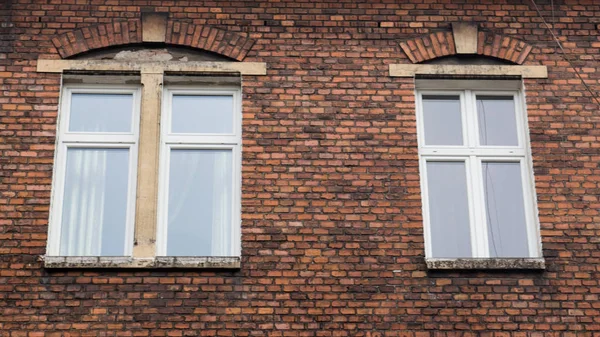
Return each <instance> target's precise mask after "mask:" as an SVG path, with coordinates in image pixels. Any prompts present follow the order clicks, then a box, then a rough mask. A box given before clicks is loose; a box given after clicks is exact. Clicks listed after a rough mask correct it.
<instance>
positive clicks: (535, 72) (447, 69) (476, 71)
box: [390, 64, 548, 78]
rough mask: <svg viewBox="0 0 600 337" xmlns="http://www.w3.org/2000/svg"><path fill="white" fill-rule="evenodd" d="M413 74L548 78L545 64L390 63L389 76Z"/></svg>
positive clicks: (410, 75) (411, 75) (408, 75)
mask: <svg viewBox="0 0 600 337" xmlns="http://www.w3.org/2000/svg"><path fill="white" fill-rule="evenodd" d="M415 75H450V76H451V75H461V76H521V77H522V78H548V68H547V67H546V66H521V65H447V64H390V76H391V77H414V76H415Z"/></svg>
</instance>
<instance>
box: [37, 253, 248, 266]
mask: <svg viewBox="0 0 600 337" xmlns="http://www.w3.org/2000/svg"><path fill="white" fill-rule="evenodd" d="M42 259H43V261H44V267H46V268H146V269H155V268H198V269H239V268H240V258H239V257H237V256H235V257H187V256H186V257H183V256H182V257H166V256H165V257H162V256H159V257H155V258H147V259H144V258H133V257H126V256H125V257H120V256H116V257H115V256H107V257H95V256H92V257H89V256H42Z"/></svg>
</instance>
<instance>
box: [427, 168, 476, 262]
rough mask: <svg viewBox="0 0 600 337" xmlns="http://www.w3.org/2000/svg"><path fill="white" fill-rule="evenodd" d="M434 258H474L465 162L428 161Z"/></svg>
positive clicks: (430, 220)
mask: <svg viewBox="0 0 600 337" xmlns="http://www.w3.org/2000/svg"><path fill="white" fill-rule="evenodd" d="M427 186H428V190H427V192H428V194H429V222H430V231H431V247H432V251H433V257H438V258H442V257H449V258H455V257H456V258H458V257H471V256H472V254H471V234H470V229H469V202H468V197H467V175H466V171H465V163H464V162H427Z"/></svg>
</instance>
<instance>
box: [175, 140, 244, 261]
mask: <svg viewBox="0 0 600 337" xmlns="http://www.w3.org/2000/svg"><path fill="white" fill-rule="evenodd" d="M232 170H233V167H232V151H231V150H171V163H170V172H169V201H168V202H169V204H168V214H167V217H168V219H167V255H168V256H230V255H231V251H232V244H231V240H232V220H231V212H232V201H233V199H232V195H231V193H232V182H233V176H232V175H233V171H232Z"/></svg>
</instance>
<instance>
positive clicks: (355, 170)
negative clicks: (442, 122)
mask: <svg viewBox="0 0 600 337" xmlns="http://www.w3.org/2000/svg"><path fill="white" fill-rule="evenodd" d="M537 2H538V5H539V6H540V7H541V10H542V14H543V15H544V16H545V18H546V20H547V21H549V22H550V23H552V22H556V25H555V27H556V29H557V32H558V34H559V36H560V38H561V41H562V43H563V46H564V48H565V50H566V52H567V53H568V54H569V58H570V59H571V60H572V61H573V64H574V65H575V67H577V69H578V70H579V72H580V73H581V74H582V76H583V78H584V79H585V80H586V82H587V84H588V85H589V86H590V88H591V89H592V91H594V92H596V93H598V92H600V73H599V72H598V69H599V65H600V56H599V55H600V4H598V2H597V1H595V0H573V1H557V0H555V1H554V9H552V7H551V6H550V1H542V0H538V1H537ZM149 10H150V11H156V12H166V13H169V14H168V15H169V25H168V35H167V36H168V42H169V43H172V44H176V45H188V46H192V47H197V48H204V49H206V50H209V51H212V52H215V53H218V54H222V55H225V56H227V57H230V58H232V59H235V60H242V59H243V60H244V61H252V62H266V63H267V66H268V74H267V76H248V77H244V80H243V96H244V97H243V169H242V173H243V182H242V233H243V236H242V268H241V269H240V270H237V271H219V270H208V271H207V270H94V271H84V270H48V269H44V268H43V264H42V263H41V262H40V260H39V256H40V255H44V253H45V247H46V240H47V232H48V214H49V203H50V192H51V182H52V167H53V156H54V150H55V146H54V142H55V131H56V120H57V109H58V108H57V107H58V99H59V88H60V76H59V75H57V74H46V73H37V72H36V60H37V59H38V57H41V56H43V57H45V58H55V59H59V58H66V57H70V56H73V55H75V54H78V53H82V52H86V51H88V50H91V49H95V48H98V47H104V46H108V45H123V44H127V43H137V42H139V41H140V33H139V31H138V27H139V22H140V13H141V12H142V11H149ZM552 14H554V16H555V17H554V19H553V18H552ZM455 22H473V23H476V24H477V25H478V26H479V43H478V54H482V55H489V56H494V57H498V58H501V59H507V60H511V61H513V62H515V63H518V64H521V63H523V64H526V65H546V66H547V67H548V72H549V76H548V78H547V79H527V80H525V81H524V82H525V94H526V99H527V112H528V116H529V117H528V118H529V131H530V137H531V149H532V155H533V165H534V171H535V185H536V191H537V201H538V212H539V218H540V227H541V236H542V243H543V254H544V257H545V259H546V266H547V267H546V269H545V270H543V271H514V270H508V271H452V272H445V271H428V270H427V268H426V265H425V262H424V242H423V240H424V239H423V223H422V210H421V192H420V184H419V170H418V156H417V138H416V128H415V97H414V81H413V79H409V78H406V79H404V78H392V77H390V76H389V70H388V65H389V64H392V63H401V64H402V63H406V64H411V63H413V62H421V61H424V60H428V59H433V58H435V57H438V56H443V55H451V54H453V50H452V48H453V46H454V45H453V42H452V41H451V40H452V34H451V28H450V24H451V23H455ZM436 46H437V47H436ZM0 88H1V89H2V95H0V336H11V337H12V336H15V337H17V336H236V337H240V336H322V337H325V336H372V337H374V336H420V337H433V336H464V335H468V336H497V337H504V336H529V337H533V336H536V337H537V336H590V337H591V336H596V335H599V334H600V324H599V323H598V322H599V320H600V299H599V293H600V284H599V279H600V269H599V267H598V264H599V263H600V250H599V249H598V248H599V242H600V239H598V235H599V233H600V232H599V226H600V214H599V209H600V202H599V200H598V196H599V195H600V167H599V162H600V125H599V124H600V117H599V116H600V115H599V114H600V112H599V107H598V105H597V104H595V102H594V100H593V99H592V98H591V97H590V93H589V92H587V91H586V89H585V87H584V86H583V84H582V83H581V81H580V80H579V79H578V78H577V77H576V75H575V73H574V71H573V69H572V68H571V67H570V66H569V63H568V62H567V61H565V58H564V57H563V56H562V55H561V52H560V50H558V48H557V47H556V45H555V43H554V41H553V39H552V37H551V36H550V34H549V33H548V31H547V30H546V29H545V26H544V24H543V23H542V21H541V19H540V18H539V17H538V14H537V13H536V11H535V9H534V7H533V5H531V3H530V2H529V1H516V0H502V1H462V2H454V1H442V0H432V1H383V0H380V1H375V0H373V1H350V0H339V1H328V2H325V1H292V0H290V1H272V2H267V1H264V2H252V1H248V2H244V1H237V2H235V1H234V2H228V1H222V2H221V1H219V2H200V1H166V0H164V1H161V0H156V1H149V0H148V1H138V0H136V1H134V0H119V1H116V0H86V1H75V0H50V1H48V0H43V1H42V0H4V1H2V2H1V3H0Z"/></svg>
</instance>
